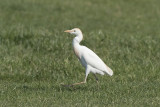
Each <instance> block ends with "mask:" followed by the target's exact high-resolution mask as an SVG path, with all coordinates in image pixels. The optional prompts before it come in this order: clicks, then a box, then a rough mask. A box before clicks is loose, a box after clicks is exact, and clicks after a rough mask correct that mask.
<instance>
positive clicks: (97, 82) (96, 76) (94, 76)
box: [93, 74, 98, 83]
mask: <svg viewBox="0 0 160 107" xmlns="http://www.w3.org/2000/svg"><path fill="white" fill-rule="evenodd" d="M93 75H94V77H95V78H96V81H97V83H98V77H97V76H96V74H93Z"/></svg>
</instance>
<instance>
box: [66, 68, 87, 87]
mask: <svg viewBox="0 0 160 107" xmlns="http://www.w3.org/2000/svg"><path fill="white" fill-rule="evenodd" d="M89 73H90V69H89V66H87V67H86V76H85V79H84V81H82V82H78V83H74V84H71V85H63V86H66V87H72V86H75V85H80V84H84V83H86V81H87V77H88V74H89Z"/></svg>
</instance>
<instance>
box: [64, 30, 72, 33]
mask: <svg viewBox="0 0 160 107" xmlns="http://www.w3.org/2000/svg"><path fill="white" fill-rule="evenodd" d="M64 32H67V33H70V32H72V30H65V31H64Z"/></svg>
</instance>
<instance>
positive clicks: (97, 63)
mask: <svg viewBox="0 0 160 107" xmlns="http://www.w3.org/2000/svg"><path fill="white" fill-rule="evenodd" d="M82 50H83V52H82V57H83V58H84V60H85V62H86V63H87V64H88V65H90V66H92V67H94V68H96V69H98V70H101V71H103V72H105V73H107V74H109V75H110V76H112V75H113V71H112V70H111V69H110V68H109V67H108V66H107V65H106V64H105V63H104V62H103V61H102V60H101V59H100V58H99V57H98V56H97V55H96V54H95V53H94V52H93V51H92V50H90V49H89V48H87V47H85V46H83V47H82Z"/></svg>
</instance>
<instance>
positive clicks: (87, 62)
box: [65, 28, 113, 85]
mask: <svg viewBox="0 0 160 107" xmlns="http://www.w3.org/2000/svg"><path fill="white" fill-rule="evenodd" d="M65 32H68V33H70V34H73V35H76V37H75V38H74V39H73V42H72V45H73V50H74V53H75V55H76V56H77V57H78V59H79V60H80V62H81V64H82V65H83V66H84V67H85V69H86V75H85V80H84V81H83V82H80V83H75V84H72V85H78V84H82V83H86V80H87V76H88V74H89V73H90V72H92V73H94V74H96V73H98V74H101V75H104V74H109V75H110V76H112V75H113V71H112V70H111V69H110V68H109V67H108V66H107V65H106V64H105V63H104V62H103V61H102V60H101V59H100V58H99V57H98V56H97V55H96V54H95V53H94V52H93V51H92V50H90V49H89V48H87V47H86V46H82V45H80V42H81V41H82V39H83V34H82V32H81V30H80V29H79V28H74V29H72V30H66V31H65ZM95 77H96V75H95ZM96 80H98V79H97V77H96Z"/></svg>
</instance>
